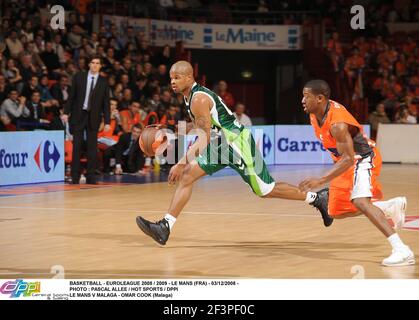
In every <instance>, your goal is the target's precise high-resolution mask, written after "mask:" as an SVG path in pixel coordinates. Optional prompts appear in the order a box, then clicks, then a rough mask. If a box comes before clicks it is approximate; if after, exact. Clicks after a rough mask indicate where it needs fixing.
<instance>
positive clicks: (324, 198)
mask: <svg viewBox="0 0 419 320" xmlns="http://www.w3.org/2000/svg"><path fill="white" fill-rule="evenodd" d="M328 203H329V188H324V189H322V190H320V191H318V192H317V196H316V199H315V200H314V201H313V202H312V203H310V205H312V206H313V207H315V208H316V209H317V210H319V211H320V213H321V215H322V218H323V223H324V225H325V226H326V227H329V226H330V225H331V224H332V223H333V218H332V217H331V216H329V212H328Z"/></svg>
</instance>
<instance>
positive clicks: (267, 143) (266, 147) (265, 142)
mask: <svg viewBox="0 0 419 320" xmlns="http://www.w3.org/2000/svg"><path fill="white" fill-rule="evenodd" d="M260 145H261V141H260V139H258V141H257V143H256V146H257V148H258V149H259V150H260ZM271 149H272V142H271V139H269V136H268V135H266V134H263V138H262V154H263V157H266V156H267V155H268V154H269V153H270V152H271Z"/></svg>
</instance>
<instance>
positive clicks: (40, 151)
mask: <svg viewBox="0 0 419 320" xmlns="http://www.w3.org/2000/svg"><path fill="white" fill-rule="evenodd" d="M41 156H42V160H41ZM33 158H34V160H35V162H36V164H37V166H38V168H39V170H41V172H42V171H43V170H44V171H45V172H46V173H49V172H50V171H51V170H52V169H53V170H55V168H56V167H57V163H58V160H60V152H59V151H58V149H57V146H56V145H55V143H51V142H50V141H49V140H47V141H45V143H44V144H43V145H42V142H41V143H40V144H39V146H38V148H37V149H36V152H35V155H34V156H33ZM50 160H52V162H53V165H54V168H51V166H50ZM42 169H43V170H42Z"/></svg>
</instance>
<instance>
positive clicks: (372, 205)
mask: <svg viewBox="0 0 419 320" xmlns="http://www.w3.org/2000/svg"><path fill="white" fill-rule="evenodd" d="M329 96H330V88H329V85H328V84H327V83H326V82H325V81H323V80H312V81H309V82H308V83H307V84H306V85H305V86H304V89H303V99H302V104H303V107H304V111H305V112H307V113H309V114H310V121H311V125H312V126H313V128H314V131H315V134H316V136H317V138H318V139H320V141H321V142H322V143H323V146H324V147H325V148H326V149H327V150H328V151H329V152H330V153H331V155H332V158H333V160H334V163H335V164H334V166H333V167H332V169H331V170H330V171H328V172H327V173H326V174H325V175H324V176H323V177H321V178H308V179H305V180H304V181H302V182H301V183H300V185H299V188H300V190H301V191H310V190H312V189H316V188H318V187H320V186H322V185H324V184H326V183H328V182H330V187H329V215H330V216H331V217H333V218H335V219H342V218H347V217H353V216H357V215H361V214H364V215H366V216H367V218H368V219H369V220H370V221H371V222H372V223H373V224H374V225H375V226H376V227H377V228H378V229H379V230H380V231H381V232H382V233H383V234H384V235H385V236H386V237H387V239H388V241H389V242H390V244H391V246H392V247H393V252H392V254H391V255H390V256H389V257H388V258H386V259H384V260H383V262H382V264H383V265H385V266H405V265H412V264H415V256H414V254H413V252H412V251H411V250H410V248H409V247H408V246H407V245H405V244H404V243H403V242H402V240H401V239H400V237H399V235H398V234H397V233H396V232H395V231H394V230H393V228H392V227H391V225H390V223H389V222H388V220H387V218H386V216H387V217H390V218H391V219H392V220H393V222H394V225H395V227H396V229H397V228H400V227H401V226H402V225H403V223H404V216H405V210H406V198H405V197H398V198H394V199H390V200H388V201H377V200H379V199H381V198H382V196H383V195H382V192H381V186H380V184H379V182H378V180H377V179H378V176H379V174H380V170H381V163H382V161H381V156H380V153H379V151H378V149H377V148H376V147H375V144H374V142H373V141H371V140H368V139H367V138H366V137H365V136H364V135H363V129H362V126H361V125H360V124H359V123H358V122H357V121H356V120H355V118H354V117H353V116H352V115H351V114H350V113H349V112H348V111H347V110H346V109H345V107H344V106H342V105H341V104H339V103H337V102H335V101H333V100H330V99H329Z"/></svg>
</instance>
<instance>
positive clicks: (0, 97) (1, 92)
mask: <svg viewBox="0 0 419 320" xmlns="http://www.w3.org/2000/svg"><path fill="white" fill-rule="evenodd" d="M9 91H10V86H9V85H8V84H7V83H6V78H5V77H4V75H2V74H0V104H1V103H2V102H3V101H4V100H6V98H7V97H8V95H9Z"/></svg>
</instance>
